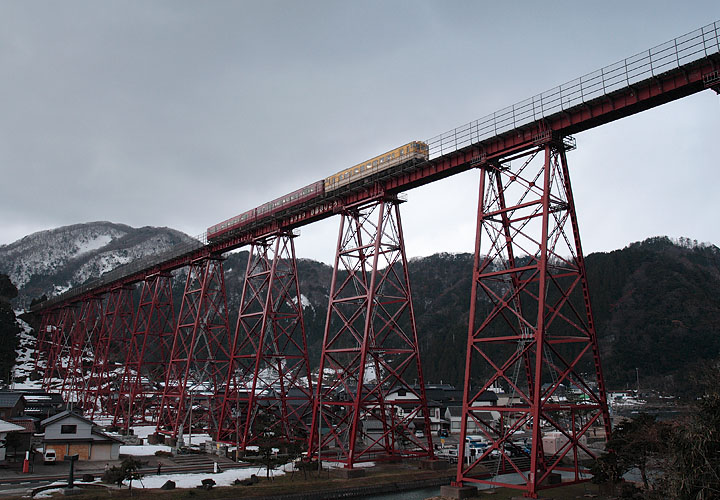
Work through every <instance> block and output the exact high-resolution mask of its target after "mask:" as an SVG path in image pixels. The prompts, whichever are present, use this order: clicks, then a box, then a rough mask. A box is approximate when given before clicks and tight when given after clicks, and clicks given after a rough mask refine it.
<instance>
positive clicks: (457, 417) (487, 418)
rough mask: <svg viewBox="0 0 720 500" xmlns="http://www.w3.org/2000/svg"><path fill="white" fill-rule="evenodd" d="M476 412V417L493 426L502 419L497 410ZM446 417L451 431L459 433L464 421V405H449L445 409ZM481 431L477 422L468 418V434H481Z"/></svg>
mask: <svg viewBox="0 0 720 500" xmlns="http://www.w3.org/2000/svg"><path fill="white" fill-rule="evenodd" d="M474 414H475V418H477V419H478V420H480V421H482V422H485V423H486V424H487V425H489V426H491V427H495V426H496V425H497V421H498V420H500V413H499V412H496V411H475V412H474ZM445 419H446V420H447V421H449V422H450V433H451V434H459V433H460V430H461V427H460V426H461V423H462V406H448V408H447V410H445ZM481 432H482V431H481V429H480V427H479V426H478V424H477V422H476V421H475V420H473V419H468V423H467V429H466V434H479V433H481Z"/></svg>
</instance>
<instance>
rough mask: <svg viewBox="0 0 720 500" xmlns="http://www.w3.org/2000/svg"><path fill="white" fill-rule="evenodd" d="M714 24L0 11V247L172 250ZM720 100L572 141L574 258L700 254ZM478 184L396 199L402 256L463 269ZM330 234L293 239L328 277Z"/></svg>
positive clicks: (485, 5)
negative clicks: (170, 245)
mask: <svg viewBox="0 0 720 500" xmlns="http://www.w3.org/2000/svg"><path fill="white" fill-rule="evenodd" d="M719 19H720V3H718V2H717V1H716V0H712V1H696V2H691V3H689V4H688V3H685V2H677V1H672V2H670V1H652V2H626V1H622V2H602V3H600V2H480V1H474V2H470V1H422V0H408V1H392V0H391V1H362V2H360V1H358V2H343V1H309V0H308V1H290V0H288V1H259V0H258V1H254V2H249V1H234V2H232V1H212V2H195V1H192V2H191V1H179V0H168V1H96V0H92V1H73V0H69V1H64V2H57V1H30V2H28V1H24V0H23V1H20V0H18V1H11V0H5V1H3V2H1V3H0V62H1V64H0V88H1V89H2V97H1V98H2V102H3V105H2V112H0V174H2V181H1V182H0V244H7V243H11V242H13V241H15V240H17V239H19V238H21V237H22V236H24V235H26V234H29V233H31V232H34V231H38V230H42V229H49V228H53V227H58V226H63V225H67V224H74V223H78V222H89V221H94V220H109V221H113V222H121V223H125V224H129V225H132V226H136V227H139V226H145V225H151V226H169V227H173V228H175V229H179V230H181V231H184V232H186V233H188V234H191V235H196V234H199V233H201V232H203V231H204V230H205V229H206V228H207V227H208V226H209V225H212V224H214V223H216V222H218V221H220V220H224V219H226V218H228V217H230V216H233V215H235V214H237V213H241V212H243V211H245V210H247V209H249V208H252V207H254V206H257V205H259V204H261V203H262V202H264V201H268V200H270V199H273V198H275V197H277V196H280V195H282V194H285V193H287V192H289V191H291V190H293V189H296V188H298V187H301V186H304V185H306V184H309V183H310V182H313V181H315V180H318V179H321V178H323V177H325V176H326V175H329V174H330V173H333V172H336V171H338V170H340V169H342V168H345V167H346V166H349V165H352V164H355V163H358V162H360V161H363V160H365V159H366V158H369V157H371V156H374V155H376V154H379V153H382V152H384V151H387V150H388V149H390V148H392V147H395V146H397V145H399V144H403V143H405V142H408V141H410V140H415V139H420V140H423V139H428V138H430V137H432V136H435V135H437V134H439V133H442V132H444V131H446V130H449V129H451V128H454V127H456V126H459V125H462V124H464V123H466V122H469V121H471V120H474V119H476V118H479V117H482V116H485V115H487V114H489V113H492V112H493V111H496V110H498V109H501V108H504V107H505V106H508V105H511V104H512V103H514V102H516V101H520V100H522V99H525V98H527V97H530V96H532V95H535V94H537V93H540V92H542V91H545V90H547V89H549V88H551V87H554V86H556V85H558V84H561V83H564V82H566V81H568V80H571V79H573V78H576V77H579V76H581V75H583V74H586V73H589V72H591V71H593V70H595V69H598V68H600V67H602V66H605V65H607V64H610V63H613V62H615V61H617V60H620V59H623V58H625V57H627V56H630V55H633V54H635V53H638V52H640V51H643V50H646V49H648V48H650V47H652V46H655V45H657V44H659V43H662V42H665V41H666V40H669V39H671V38H674V37H676V36H679V35H681V34H684V33H686V32H688V31H691V30H694V29H696V28H699V27H700V26H703V25H705V24H708V23H711V22H713V21H717V20H719ZM719 137H720V97H719V96H718V95H716V94H715V93H714V92H712V91H710V90H708V91H705V92H702V93H700V94H697V95H695V96H691V97H688V98H685V99H683V100H680V101H677V102H674V103H672V104H668V105H665V106H663V107H661V108H658V109H655V110H652V111H648V112H645V113H642V114H640V115H636V116H634V117H631V118H627V119H624V120H621V121H619V122H615V123H612V124H609V125H606V126H603V127H601V128H598V129H594V130H591V131H588V132H584V133H582V134H579V135H578V136H576V139H577V144H578V149H577V150H576V151H574V152H572V153H570V156H569V162H570V167H571V175H572V182H573V188H574V193H575V198H576V202H577V208H578V216H579V219H580V224H581V234H582V239H583V246H584V250H585V253H590V252H593V251H599V250H611V249H615V248H621V247H623V246H625V245H627V244H628V243H630V242H632V241H637V240H641V239H644V238H646V237H649V236H653V235H670V236H674V237H679V236H687V237H690V238H694V239H697V240H699V241H706V242H711V243H714V244H720V223H718V222H717V218H718V215H719V214H720V196H719V193H720V169H718V153H717V143H718V138H719ZM477 180H478V173H477V172H469V173H466V174H462V175H459V176H456V177H454V178H450V179H447V180H445V181H442V182H439V183H435V184H433V185H432V186H427V187H424V188H421V189H417V190H414V191H411V192H409V193H408V199H409V202H408V203H406V204H404V205H403V207H402V211H403V212H402V213H403V222H404V228H405V237H406V241H407V252H408V255H410V256H418V255H429V254H432V253H435V252H439V251H451V252H462V251H472V247H473V239H474V234H473V231H474V224H475V222H474V217H475V212H476V204H477ZM337 225H338V219H337V218H332V219H329V220H327V221H324V222H322V223H319V224H316V225H313V226H311V227H306V228H303V230H302V236H301V238H299V239H298V241H297V249H298V254H299V256H301V257H308V258H314V259H318V260H323V261H325V262H330V261H331V260H332V257H333V253H334V246H335V242H336V233H337Z"/></svg>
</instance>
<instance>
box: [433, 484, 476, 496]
mask: <svg viewBox="0 0 720 500" xmlns="http://www.w3.org/2000/svg"><path fill="white" fill-rule="evenodd" d="M477 494H478V489H477V488H475V487H474V486H440V496H443V497H448V498H472V497H476V496H477Z"/></svg>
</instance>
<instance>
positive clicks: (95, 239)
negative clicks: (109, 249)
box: [74, 234, 113, 257]
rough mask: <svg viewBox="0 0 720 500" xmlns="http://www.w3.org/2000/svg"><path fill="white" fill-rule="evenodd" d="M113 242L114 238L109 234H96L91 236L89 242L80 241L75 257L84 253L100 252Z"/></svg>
mask: <svg viewBox="0 0 720 500" xmlns="http://www.w3.org/2000/svg"><path fill="white" fill-rule="evenodd" d="M112 240H113V237H112V236H110V235H109V234H96V235H92V236H90V237H89V238H88V239H87V240H84V241H83V240H81V239H78V241H77V243H76V244H77V250H76V251H75V255H74V257H77V256H79V255H82V254H84V253H88V252H92V251H93V250H98V249H100V248H102V247H104V246H105V245H107V244H108V243H110V242H111V241H112Z"/></svg>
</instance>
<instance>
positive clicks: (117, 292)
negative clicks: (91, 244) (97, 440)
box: [83, 286, 134, 420]
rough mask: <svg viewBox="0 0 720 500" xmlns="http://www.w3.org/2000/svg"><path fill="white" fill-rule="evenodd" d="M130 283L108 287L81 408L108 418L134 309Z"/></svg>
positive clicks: (114, 401) (114, 403)
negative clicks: (111, 288) (100, 326)
mask: <svg viewBox="0 0 720 500" xmlns="http://www.w3.org/2000/svg"><path fill="white" fill-rule="evenodd" d="M133 290H134V288H133V287H132V286H121V287H118V288H115V289H114V290H111V291H110V293H109V294H108V295H107V300H106V303H105V309H104V311H105V314H104V315H103V322H102V328H101V329H100V332H99V335H98V339H97V342H96V343H95V348H94V353H95V356H94V359H93V364H92V366H91V368H90V373H89V375H88V383H87V386H88V387H87V391H86V393H85V400H84V403H83V407H84V408H85V414H86V415H87V416H88V417H89V418H90V419H91V420H93V419H94V418H96V417H112V416H114V415H115V406H116V404H117V401H118V398H117V393H118V391H119V389H120V382H121V380H120V376H119V375H120V370H121V369H122V367H123V363H125V357H126V355H125V353H127V352H128V347H129V342H130V338H131V335H132V328H133V318H134V308H133Z"/></svg>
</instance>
